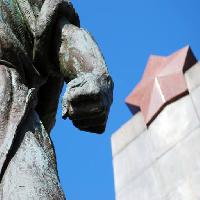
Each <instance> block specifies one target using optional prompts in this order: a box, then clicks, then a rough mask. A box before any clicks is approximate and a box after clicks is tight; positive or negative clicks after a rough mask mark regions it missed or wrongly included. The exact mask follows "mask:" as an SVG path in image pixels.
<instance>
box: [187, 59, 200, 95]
mask: <svg viewBox="0 0 200 200" xmlns="http://www.w3.org/2000/svg"><path fill="white" fill-rule="evenodd" d="M199 74H200V62H198V63H197V64H195V65H194V66H193V67H192V68H190V69H189V70H187V71H186V72H185V79H186V82H187V86H188V90H189V91H192V90H193V89H195V88H197V87H199V86H200V78H199Z"/></svg>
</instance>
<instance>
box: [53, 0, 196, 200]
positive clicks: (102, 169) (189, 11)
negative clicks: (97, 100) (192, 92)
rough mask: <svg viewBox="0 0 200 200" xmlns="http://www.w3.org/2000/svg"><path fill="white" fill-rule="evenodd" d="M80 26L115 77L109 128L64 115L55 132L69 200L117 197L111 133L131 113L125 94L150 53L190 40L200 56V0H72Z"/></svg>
mask: <svg viewBox="0 0 200 200" xmlns="http://www.w3.org/2000/svg"><path fill="white" fill-rule="evenodd" d="M72 2H73V4H74V6H75V8H76V9H77V11H78V13H79V15H80V18H81V25H82V27H84V28H86V29H87V30H89V31H90V32H91V33H92V35H93V36H94V37H95V39H96V41H97V42H98V44H99V46H100V48H101V49H102V51H103V54H104V56H105V58H106V62H107V64H108V67H109V71H110V73H111V75H112V77H113V80H114V82H115V92H114V104H113V106H112V109H111V113H110V117H109V121H108V126H107V130H106V132H105V134H104V135H102V136H98V135H93V134H89V133H85V132H80V131H79V130H77V129H76V128H75V127H73V125H72V124H71V122H70V121H68V120H67V121H64V120H62V119H61V106H59V110H58V114H57V123H56V126H55V128H54V130H53V132H52V139H53V142H54V145H55V149H56V154H57V160H58V169H59V175H60V179H61V184H62V187H63V189H64V191H65V193H66V195H67V198H68V200H114V199H115V197H114V180H113V167H112V154H111V142H110V138H111V135H112V133H113V132H115V131H116V130H117V129H118V128H119V127H120V126H121V125H122V124H123V123H125V122H126V121H127V120H128V119H130V117H131V113H130V112H129V110H128V108H127V107H126V105H125V104H124V99H125V98H126V96H127V95H128V94H129V93H130V92H131V90H132V89H133V88H134V87H135V85H136V84H137V83H138V81H139V80H140V78H141V76H142V73H143V70H144V66H145V64H146V62H147V59H148V57H149V55H150V54H158V55H168V54H170V53H172V52H173V51H176V50H178V49H179V48H182V47H183V46H185V45H187V44H189V45H190V46H191V47H192V49H193V51H194V53H195V55H196V56H197V58H199V55H200V14H199V8H200V1H199V0H125V1H117V0H115V1H114V0H101V1H94V0H81V1H80V0H72Z"/></svg>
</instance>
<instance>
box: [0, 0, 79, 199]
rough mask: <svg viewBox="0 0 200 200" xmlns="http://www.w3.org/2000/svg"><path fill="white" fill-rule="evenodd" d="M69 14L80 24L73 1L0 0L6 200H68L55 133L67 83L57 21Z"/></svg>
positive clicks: (0, 135) (0, 180)
mask: <svg viewBox="0 0 200 200" xmlns="http://www.w3.org/2000/svg"><path fill="white" fill-rule="evenodd" d="M63 16H65V17H67V19H68V21H70V23H72V24H74V25H76V26H80V22H79V17H78V15H77V14H76V12H75V10H74V8H73V6H72V4H71V3H70V2H69V1H67V0H45V1H43V0H1V1H0V104H1V106H0V198H1V199H2V200H3V199H6V200H18V199H20V200H22V199H24V200H26V199H44V200H45V199H52V200H53V199H55V200H56V199H65V196H64V194H63V191H62V189H61V186H60V183H59V178H58V174H57V167H56V160H55V155H54V149H53V146H52V143H51V140H50V138H49V132H50V130H51V129H52V127H53V125H54V123H55V115H56V111H57V106H58V98H59V95H60V92H61V89H62V86H63V77H62V75H61V74H60V73H59V69H58V67H57V66H56V63H57V61H56V56H53V55H54V48H53V38H54V33H55V31H54V26H55V23H56V21H57V20H58V18H59V17H63ZM55 53H56V52H55Z"/></svg>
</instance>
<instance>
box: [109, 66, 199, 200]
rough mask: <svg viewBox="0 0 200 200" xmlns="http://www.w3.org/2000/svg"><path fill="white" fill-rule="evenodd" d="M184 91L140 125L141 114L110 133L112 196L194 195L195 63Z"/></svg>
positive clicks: (146, 199) (185, 199)
mask: <svg viewBox="0 0 200 200" xmlns="http://www.w3.org/2000/svg"><path fill="white" fill-rule="evenodd" d="M184 77H185V80H186V84H187V88H188V94H187V95H185V96H183V97H180V98H179V99H177V100H176V101H173V102H172V103H170V104H168V105H167V106H166V107H165V108H164V109H163V110H162V111H161V112H160V113H159V115H158V116H157V117H156V118H155V119H154V121H153V122H152V123H151V124H150V125H149V126H148V127H146V125H145V120H144V118H143V115H142V113H141V112H138V113H137V114H136V115H134V116H133V117H132V119H131V120H130V121H128V122H127V123H126V124H124V125H123V126H122V127H121V128H120V129H119V130H118V131H117V132H116V133H114V134H113V136H112V150H113V167H114V179H115V192H116V200H197V199H200V189H199V188H200V63H197V64H195V65H193V66H192V67H191V68H190V69H188V70H187V71H186V72H185V74H184Z"/></svg>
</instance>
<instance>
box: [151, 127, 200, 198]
mask: <svg viewBox="0 0 200 200" xmlns="http://www.w3.org/2000/svg"><path fill="white" fill-rule="evenodd" d="M199 141H200V128H198V129H196V130H195V131H193V132H191V133H190V134H189V135H188V137H186V138H184V139H183V140H182V141H180V142H179V143H178V144H177V145H176V146H175V147H174V148H172V149H171V150H170V151H168V152H167V153H166V154H164V155H163V156H162V157H161V158H160V159H159V160H158V161H157V162H156V163H155V165H154V169H155V170H156V172H157V175H159V176H157V177H158V179H159V180H160V181H161V182H162V189H163V191H164V192H163V197H162V198H161V199H162V200H174V199H180V200H190V199H191V200H194V199H199V197H200V190H199V186H200V145H199ZM158 192H159V191H158ZM197 197H198V198H197Z"/></svg>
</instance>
